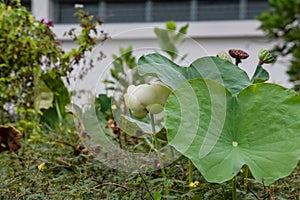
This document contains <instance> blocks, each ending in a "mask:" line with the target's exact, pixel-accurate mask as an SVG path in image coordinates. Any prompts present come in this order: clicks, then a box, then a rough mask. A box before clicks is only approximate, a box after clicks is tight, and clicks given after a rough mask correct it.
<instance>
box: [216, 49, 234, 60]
mask: <svg viewBox="0 0 300 200" xmlns="http://www.w3.org/2000/svg"><path fill="white" fill-rule="evenodd" d="M217 57H219V58H221V59H223V60H227V61H229V62H232V60H231V58H230V56H229V55H228V54H227V53H226V52H225V51H219V52H218V53H217Z"/></svg>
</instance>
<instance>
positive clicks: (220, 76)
mask: <svg viewBox="0 0 300 200" xmlns="http://www.w3.org/2000/svg"><path fill="white" fill-rule="evenodd" d="M138 71H139V73H140V75H152V76H156V77H158V78H159V79H160V80H161V81H162V82H164V83H165V84H166V85H168V86H170V87H171V88H172V89H176V88H177V87H178V86H179V85H181V84H182V83H183V82H185V81H186V80H190V79H194V78H199V77H204V78H209V79H212V80H215V81H218V82H220V83H222V84H224V85H225V86H226V88H227V89H229V90H230V91H231V92H232V93H233V94H236V93H238V92H239V91H241V90H242V89H243V88H245V87H247V86H248V85H250V84H251V81H250V80H249V78H248V76H247V74H246V72H245V71H243V70H241V69H240V68H238V67H237V66H236V65H234V64H232V63H231V62H228V61H226V60H223V59H221V58H217V57H203V58H199V59H197V60H196V61H194V62H193V63H192V64H191V65H190V66H189V67H181V66H179V65H177V64H175V63H174V62H172V61H171V60H169V59H167V58H166V57H164V56H162V55H160V54H148V55H145V56H142V57H141V58H140V59H139V61H138Z"/></svg>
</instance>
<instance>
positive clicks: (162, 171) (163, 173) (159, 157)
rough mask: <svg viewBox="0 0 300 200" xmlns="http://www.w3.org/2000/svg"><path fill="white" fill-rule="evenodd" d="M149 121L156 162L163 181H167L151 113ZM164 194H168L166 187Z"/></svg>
mask: <svg viewBox="0 0 300 200" xmlns="http://www.w3.org/2000/svg"><path fill="white" fill-rule="evenodd" d="M150 119H151V127H152V133H153V139H154V145H155V150H156V153H157V157H158V162H159V166H160V170H161V174H162V176H163V178H164V179H165V180H167V176H166V172H165V168H164V163H163V161H162V157H161V154H160V149H159V145H158V139H157V136H156V131H155V123H154V115H153V114H151V113H150ZM165 194H166V195H168V194H169V190H168V187H167V188H166V189H165Z"/></svg>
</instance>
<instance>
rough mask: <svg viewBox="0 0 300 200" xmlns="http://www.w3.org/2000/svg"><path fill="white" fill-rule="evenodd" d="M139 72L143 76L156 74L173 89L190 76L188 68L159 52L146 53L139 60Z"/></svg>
mask: <svg viewBox="0 0 300 200" xmlns="http://www.w3.org/2000/svg"><path fill="white" fill-rule="evenodd" d="M138 73H139V74H140V75H141V76H144V75H149V76H155V77H157V78H159V79H160V80H161V81H162V82H164V83H165V84H166V85H168V86H170V87H171V88H172V89H176V88H177V87H178V86H179V85H180V84H181V83H183V82H184V81H186V80H187V78H188V75H187V71H186V68H184V67H180V66H179V65H177V64H175V63H174V62H172V61H171V60H169V59H168V58H166V57H164V56H162V55H160V54H157V53H154V54H148V55H144V56H142V57H141V58H140V59H139V60H138Z"/></svg>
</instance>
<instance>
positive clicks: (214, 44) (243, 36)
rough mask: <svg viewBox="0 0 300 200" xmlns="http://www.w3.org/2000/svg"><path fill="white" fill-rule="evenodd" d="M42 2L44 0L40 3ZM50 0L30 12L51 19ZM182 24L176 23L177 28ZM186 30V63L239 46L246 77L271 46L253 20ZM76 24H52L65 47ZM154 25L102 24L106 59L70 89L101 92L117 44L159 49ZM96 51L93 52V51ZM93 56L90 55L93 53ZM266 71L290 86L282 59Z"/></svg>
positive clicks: (138, 50)
mask: <svg viewBox="0 0 300 200" xmlns="http://www.w3.org/2000/svg"><path fill="white" fill-rule="evenodd" d="M42 2H43V3H42ZM49 2H50V0H33V4H32V6H33V8H32V10H33V14H34V15H35V16H37V18H39V19H40V18H45V19H50V20H51V19H52V17H51V14H50V13H51V4H50V3H49ZM183 24H185V23H178V24H177V25H178V27H180V26H182V25H183ZM189 24H190V27H189V29H188V34H187V36H188V40H187V41H186V42H185V43H184V44H183V45H182V46H181V48H180V50H179V53H180V54H182V55H183V54H185V53H188V57H187V58H186V60H185V63H186V64H188V63H191V62H192V61H193V60H195V59H196V58H198V57H201V56H206V55H216V53H217V52H218V51H220V50H225V51H228V50H229V49H242V50H245V51H246V52H248V53H249V55H250V57H249V58H248V59H247V60H245V61H244V62H243V63H242V64H241V67H242V68H243V69H245V70H246V71H247V73H248V74H249V76H252V74H253V73H254V70H255V67H256V64H257V61H258V58H257V52H258V51H259V49H260V48H266V49H268V48H271V47H272V46H273V43H270V42H269V41H268V40H267V39H266V38H265V37H264V35H263V33H262V32H261V31H258V29H257V28H258V26H259V22H258V21H254V20H239V21H210V22H191V23H189ZM73 27H76V25H55V26H54V28H53V31H54V32H55V33H56V34H57V36H58V38H59V39H60V40H63V42H64V44H63V45H64V48H65V49H66V50H68V49H71V48H72V47H74V44H73V43H72V42H71V41H69V40H68V39H67V38H64V37H63V33H64V32H65V31H67V30H69V29H70V28H73ZM154 27H160V28H163V27H165V24H164V23H130V24H123V23H120V24H104V25H103V26H102V27H101V28H102V29H103V30H104V31H105V32H107V33H108V34H109V35H110V37H111V39H109V40H107V41H106V42H104V44H103V45H99V46H97V48H96V51H95V52H96V53H97V52H98V51H99V49H100V50H102V51H103V52H104V54H105V55H106V58H105V59H104V60H102V61H100V62H98V63H96V67H95V68H94V69H92V70H91V71H90V72H89V73H88V75H87V76H86V77H85V79H84V80H83V81H77V82H76V83H74V84H73V85H72V86H71V88H72V89H76V90H79V89H85V90H90V91H92V93H94V94H95V93H99V92H103V88H104V85H103V84H101V81H102V80H104V79H105V78H106V77H107V76H108V69H109V67H110V65H111V63H112V58H111V55H112V54H119V48H120V47H128V46H129V45H132V46H133V47H134V55H136V56H137V57H139V56H141V55H143V54H146V53H151V52H154V51H156V50H158V49H159V46H158V41H157V39H156V37H155V34H154V32H153V29H154ZM96 53H95V54H96ZM92 56H93V55H92ZM265 68H266V69H267V70H268V71H269V73H270V75H271V78H270V82H275V83H278V84H281V85H283V86H286V87H291V84H290V83H289V82H288V76H287V75H286V73H285V71H286V67H285V66H284V65H283V64H282V62H276V63H275V64H273V65H265Z"/></svg>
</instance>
